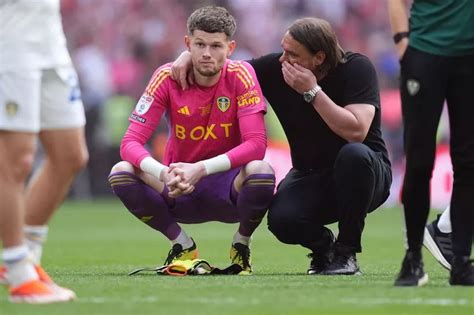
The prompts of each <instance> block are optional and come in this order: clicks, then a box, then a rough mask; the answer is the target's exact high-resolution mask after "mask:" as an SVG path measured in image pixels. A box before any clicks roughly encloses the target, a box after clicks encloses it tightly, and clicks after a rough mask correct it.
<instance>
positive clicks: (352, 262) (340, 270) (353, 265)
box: [321, 248, 362, 275]
mask: <svg viewBox="0 0 474 315" xmlns="http://www.w3.org/2000/svg"><path fill="white" fill-rule="evenodd" d="M321 274H322V275H360V274H362V273H361V272H360V269H359V265H358V264H357V258H356V255H355V253H347V252H346V253H345V252H341V251H338V250H337V248H336V250H335V251H334V258H333V260H332V261H331V263H330V264H329V265H328V266H327V267H326V269H325V270H323V271H322V272H321Z"/></svg>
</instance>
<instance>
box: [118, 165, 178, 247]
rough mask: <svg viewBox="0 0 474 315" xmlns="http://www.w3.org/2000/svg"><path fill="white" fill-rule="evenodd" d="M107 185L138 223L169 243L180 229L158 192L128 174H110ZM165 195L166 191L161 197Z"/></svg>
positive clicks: (165, 201)
mask: <svg viewBox="0 0 474 315" xmlns="http://www.w3.org/2000/svg"><path fill="white" fill-rule="evenodd" d="M109 183H110V186H111V187H112V190H113V191H114V193H115V194H116V195H117V196H118V197H119V198H120V200H121V201H122V203H123V204H124V206H125V207H126V208H127V209H128V210H129V211H130V212H131V213H132V214H133V215H134V216H135V217H137V218H138V219H139V220H140V221H142V222H143V223H145V224H147V225H148V226H150V227H151V228H153V229H155V230H157V231H160V232H161V233H163V234H164V235H165V236H166V237H167V238H168V239H169V240H170V241H171V240H174V239H176V238H177V237H178V235H179V233H180V232H181V228H180V227H179V225H178V223H177V222H176V220H175V218H173V216H172V215H171V213H170V206H169V205H168V202H167V200H165V199H164V198H163V196H162V194H160V193H159V192H157V191H156V190H155V189H153V188H151V187H150V186H148V185H147V184H145V183H144V182H143V181H142V180H141V179H140V178H139V177H138V176H136V175H134V174H132V173H129V172H116V173H113V174H110V176H109ZM166 194H167V189H166V187H165V191H163V195H166Z"/></svg>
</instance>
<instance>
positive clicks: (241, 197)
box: [233, 161, 275, 237]
mask: <svg viewBox="0 0 474 315" xmlns="http://www.w3.org/2000/svg"><path fill="white" fill-rule="evenodd" d="M233 188H234V189H235V193H234V194H233V197H234V198H235V200H236V204H237V209H238V211H239V216H240V225H239V233H240V234H241V235H243V236H245V237H250V236H251V235H252V233H253V232H254V231H255V229H256V228H257V226H258V225H259V224H260V222H261V221H262V219H263V217H264V216H265V213H266V212H267V209H268V207H269V206H270V202H271V200H272V198H273V192H274V190H275V175H274V171H273V169H272V167H271V166H270V165H269V164H268V163H267V162H265V161H252V162H250V163H248V164H247V165H245V166H244V167H243V168H242V169H241V170H240V173H239V174H238V175H237V177H236V178H235V180H234V184H233Z"/></svg>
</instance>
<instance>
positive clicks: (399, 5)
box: [388, 0, 409, 34]
mask: <svg viewBox="0 0 474 315" xmlns="http://www.w3.org/2000/svg"><path fill="white" fill-rule="evenodd" d="M388 13H389V18H390V26H391V28H392V34H396V33H400V32H408V30H409V26H408V14H407V4H406V1H405V0H388Z"/></svg>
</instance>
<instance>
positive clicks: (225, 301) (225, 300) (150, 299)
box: [75, 296, 261, 305]
mask: <svg viewBox="0 0 474 315" xmlns="http://www.w3.org/2000/svg"><path fill="white" fill-rule="evenodd" d="M159 301H166V302H167V303H169V302H174V301H173V300H170V299H160V297H158V296H147V297H135V298H127V299H123V298H110V297H88V298H81V297H79V298H78V299H77V300H76V301H75V303H84V304H105V303H113V304H120V303H125V304H146V303H150V304H153V303H157V302H159ZM175 302H176V303H182V300H178V299H177V300H175ZM186 303H198V304H217V305H240V304H241V303H242V301H241V300H240V299H236V298H232V297H219V298H215V299H211V298H205V297H187V298H186ZM245 303H246V304H251V305H257V304H259V303H261V301H260V300H259V299H256V298H253V299H250V300H246V301H245Z"/></svg>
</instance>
